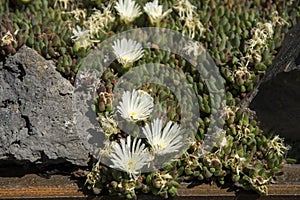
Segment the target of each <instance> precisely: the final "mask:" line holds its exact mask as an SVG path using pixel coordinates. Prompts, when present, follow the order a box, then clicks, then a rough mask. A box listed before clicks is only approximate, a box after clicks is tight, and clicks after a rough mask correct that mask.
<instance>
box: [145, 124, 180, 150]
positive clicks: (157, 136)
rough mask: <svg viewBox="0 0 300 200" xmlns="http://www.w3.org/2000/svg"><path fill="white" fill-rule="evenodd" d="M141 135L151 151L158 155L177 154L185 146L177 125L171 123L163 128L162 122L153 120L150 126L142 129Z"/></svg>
mask: <svg viewBox="0 0 300 200" xmlns="http://www.w3.org/2000/svg"><path fill="white" fill-rule="evenodd" d="M143 133H144V134H145V136H146V138H147V140H148V142H149V144H150V145H151V147H152V151H153V152H154V153H155V154H158V155H164V154H167V153H174V152H178V151H179V150H180V148H182V147H183V145H184V144H185V142H183V137H182V135H181V134H182V132H181V129H180V127H179V125H178V124H175V123H173V122H171V121H169V122H168V123H167V125H166V126H165V127H164V128H163V121H162V120H160V119H155V120H153V122H152V123H151V125H149V124H147V125H146V126H145V127H144V128H143Z"/></svg>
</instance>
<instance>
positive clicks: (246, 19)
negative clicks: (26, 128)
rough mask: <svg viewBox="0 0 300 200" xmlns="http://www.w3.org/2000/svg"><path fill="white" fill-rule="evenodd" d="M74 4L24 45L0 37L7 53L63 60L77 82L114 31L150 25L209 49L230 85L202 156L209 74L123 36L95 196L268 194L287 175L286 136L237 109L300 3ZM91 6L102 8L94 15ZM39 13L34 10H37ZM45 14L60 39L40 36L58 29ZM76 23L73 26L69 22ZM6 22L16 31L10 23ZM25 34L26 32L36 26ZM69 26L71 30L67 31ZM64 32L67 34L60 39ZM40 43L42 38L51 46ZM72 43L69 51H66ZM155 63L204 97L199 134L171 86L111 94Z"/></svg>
mask: <svg viewBox="0 0 300 200" xmlns="http://www.w3.org/2000/svg"><path fill="white" fill-rule="evenodd" d="M24 2H25V1H24ZM28 2H30V1H26V3H28ZM39 2H42V3H41V5H44V8H45V9H46V8H47V6H48V1H43V0H40V1H36V2H35V3H36V4H37V5H38V3H39ZM51 2H52V1H49V5H52V4H51ZM76 2H77V1H72V0H55V1H54V2H52V3H53V9H49V10H45V13H44V15H37V17H36V18H35V20H36V21H35V20H31V21H30V23H33V25H32V32H33V33H34V34H33V35H30V37H29V38H27V39H25V38H24V39H23V40H22V41H23V42H21V40H19V39H18V38H20V37H21V36H19V34H23V32H22V31H20V32H19V33H18V32H15V31H10V30H9V28H8V30H5V31H1V41H0V42H1V43H0V47H1V48H3V49H2V50H1V54H2V55H4V56H6V55H7V54H8V53H13V52H15V49H14V48H16V46H21V45H22V44H23V43H26V44H27V45H28V46H30V47H32V48H35V49H36V50H37V51H38V52H39V53H40V54H42V55H43V56H45V57H46V58H48V59H54V60H55V59H56V64H57V69H58V70H59V71H61V72H62V73H64V74H65V75H66V76H72V72H74V73H76V70H75V69H78V68H76V67H74V66H72V65H73V64H74V63H76V62H74V61H75V60H76V59H77V63H80V59H82V57H84V56H85V55H86V53H87V52H88V51H89V50H90V49H92V48H93V47H96V46H97V45H98V44H100V43H101V41H102V40H103V39H105V38H107V37H108V36H110V35H112V34H113V33H114V32H115V33H118V32H121V31H126V30H130V29H132V28H137V27H144V26H152V27H161V28H169V29H172V30H174V31H178V32H180V33H181V34H182V35H185V36H187V37H189V38H191V39H194V40H195V42H194V43H189V44H188V45H187V46H185V47H183V49H184V51H185V53H186V54H187V55H189V54H196V53H197V52H198V51H200V50H201V48H203V47H204V48H206V50H207V52H208V53H209V54H210V55H211V57H212V58H213V59H214V61H215V63H216V65H217V66H218V68H219V69H220V73H221V74H222V76H223V77H224V79H225V81H226V87H225V89H226V107H225V110H224V113H223V115H222V116H224V120H225V121H224V127H223V129H222V130H220V131H219V132H217V133H216V134H215V135H214V137H215V140H214V141H215V142H214V143H213V144H212V145H213V148H212V149H211V151H209V152H204V151H203V146H202V145H203V140H204V138H205V134H206V133H207V131H208V127H209V124H210V123H212V121H211V118H210V115H211V113H212V110H211V99H210V95H209V91H208V89H207V86H206V84H205V82H204V81H203V80H202V79H201V76H202V74H199V73H198V72H197V71H196V70H195V69H193V65H192V64H190V63H188V62H186V60H185V59H183V58H181V57H180V56H178V55H175V54H173V53H171V52H167V51H160V50H159V46H157V45H156V44H152V48H151V49H143V48H142V44H140V43H139V42H138V41H135V40H134V39H127V38H120V39H117V40H116V41H115V42H114V43H113V45H112V47H111V48H112V50H113V53H114V55H115V57H116V58H117V59H116V61H114V62H113V63H112V64H111V66H110V67H108V68H107V69H105V70H104V72H103V74H102V76H101V81H100V84H99V85H98V86H97V95H98V96H97V100H96V103H95V105H96V106H95V112H97V115H98V118H97V119H98V121H99V124H100V127H101V129H102V132H103V133H99V134H105V137H106V141H104V144H105V145H104V146H105V148H102V149H100V150H99V152H98V155H96V157H97V158H98V159H99V161H98V162H95V163H94V165H93V169H92V170H91V172H90V173H89V174H88V175H87V177H86V183H85V185H86V186H87V187H88V188H89V189H90V190H92V191H93V192H94V193H95V194H110V195H118V196H123V197H126V198H136V197H137V194H141V193H150V194H154V195H160V196H162V197H165V198H167V197H169V196H175V195H176V194H177V191H176V188H178V187H180V183H181V182H190V183H193V184H201V183H212V184H217V185H218V186H228V187H233V188H235V189H239V188H243V189H246V190H255V191H257V192H258V193H260V194H267V192H268V187H267V185H268V184H270V183H273V182H274V180H275V177H276V176H277V175H280V174H281V173H282V172H281V168H282V167H283V165H284V163H285V155H286V152H287V150H288V147H287V146H286V145H285V144H284V141H283V138H280V137H279V136H276V135H275V136H265V135H266V134H263V132H262V130H261V129H260V128H259V126H258V124H257V122H256V121H255V120H254V119H253V117H252V116H248V114H247V113H246V112H244V110H243V109H241V108H239V106H238V103H239V102H240V100H241V99H242V98H244V97H245V95H246V94H247V93H248V92H250V91H251V90H252V89H253V87H254V86H255V84H256V83H257V81H258V80H259V78H261V77H262V76H263V75H264V73H265V71H266V69H267V67H268V66H270V64H271V62H272V59H273V56H274V54H275V53H276V49H278V48H279V47H280V44H281V41H282V38H283V37H284V33H286V32H287V30H288V28H289V27H291V24H292V22H293V21H295V19H298V18H299V16H298V15H297V11H298V13H299V3H297V2H296V1H292V0H286V1H278V2H277V3H272V2H271V1H263V0H258V1H254V2H250V1H245V2H243V3H241V2H240V1H238V0H232V1H229V0H228V1H219V0H216V1H192V0H191V1H189V0H169V1H158V0H154V1H149V2H148V1H134V0H118V1H113V2H104V3H102V2H101V1H99V2H98V1H94V0H91V1H86V2H88V3H86V2H85V1H78V2H80V3H81V4H82V5H83V6H81V7H79V6H78V7H77V8H76ZM32 3H34V2H32ZM29 4H30V3H29ZM89 4H93V5H95V6H96V7H97V8H95V9H91V8H90V7H88V6H89ZM78 5H79V3H78ZM29 6H30V5H29ZM47 9H48V8H47ZM0 10H2V8H0ZM53 10H54V11H56V10H59V11H61V13H62V15H61V16H64V17H61V16H60V15H58V16H56V14H55V12H53ZM87 10H88V12H87ZM29 11H30V9H29ZM32 11H33V12H34V11H35V8H34V6H33V8H32ZM67 11H68V12H67ZM26 12H27V11H26V10H25V11H24V13H25V14H26ZM24 13H23V14H24ZM29 13H30V14H31V12H29ZM87 13H89V15H90V16H89V17H88V18H87V17H86V15H87ZM295 13H296V14H295ZM17 14H18V15H20V16H21V15H22V13H17V12H16V15H17ZM48 15H49V16H48ZM39 16H41V19H39V18H38V17H39ZM43 16H45V17H49V18H50V19H52V20H57V24H59V25H61V26H60V27H58V28H57V30H58V31H57V32H56V33H54V34H41V31H49V30H50V27H51V26H52V25H53V23H48V24H47V26H49V27H46V28H47V29H44V28H43V27H42V28H39V27H38V26H35V25H34V24H38V20H42V21H41V23H42V22H43V20H44V19H43ZM66 16H67V17H66ZM70 16H71V17H72V19H70V18H69V19H68V17H70ZM297 17H298V18H297ZM65 18H66V19H67V20H65ZM3 20H4V18H3ZM5 20H6V21H7V23H8V24H9V22H8V21H9V18H5ZM14 20H15V19H14ZM26 20H27V19H24V21H26ZM50 21H51V20H50ZM65 21H68V22H69V23H73V24H72V26H71V28H70V29H71V30H72V31H71V32H70V33H71V36H70V38H69V39H70V40H69V39H68V37H69V35H68V34H70V33H69V32H68V30H67V28H68V27H66V26H63V25H62V24H63V22H65ZM18 23H21V22H18ZM3 24H4V22H3ZM3 27H4V26H3ZM9 27H10V26H9ZM12 27H14V26H12ZM12 27H10V29H12ZM24 27H25V28H26V31H27V32H28V31H29V29H30V27H31V26H24ZM64 28H66V30H64V31H60V29H64ZM27 29H28V30H27ZM1 30H2V29H1ZM55 30H56V28H55ZM26 31H24V33H26ZM29 32H30V31H29ZM61 32H63V33H64V35H62V37H61V38H59V37H58V36H59V34H60V33H61ZM16 35H17V36H18V37H16ZM48 36H49V37H50V36H51V37H50V38H48ZM35 37H43V40H42V41H47V43H46V44H47V46H45V44H44V43H40V41H41V40H40V39H35ZM48 40H49V41H48ZM50 41H51V42H50ZM196 41H197V42H196ZM70 44H72V45H73V46H72V48H68V47H65V46H64V45H70ZM4 47H5V48H4ZM100 48H101V47H100ZM149 62H156V63H160V64H159V65H156V66H155V67H162V68H163V66H168V67H171V68H172V69H174V70H182V71H183V72H184V73H185V75H186V78H187V80H188V81H189V82H190V84H191V85H192V87H193V88H194V90H195V92H196V93H197V98H198V100H199V105H200V108H199V112H200V117H199V118H198V119H197V120H198V121H199V127H197V131H196V133H195V134H194V135H193V137H190V136H191V135H189V137H187V136H186V134H184V131H185V130H183V128H182V126H183V123H184V119H181V114H182V113H181V112H182V110H181V109H180V106H179V103H178V99H176V96H175V95H174V93H172V91H171V90H170V89H168V88H167V87H164V86H162V85H155V84H151V83H149V84H145V85H143V86H142V87H140V88H135V89H132V90H127V91H124V92H123V93H122V94H120V96H119V98H116V96H115V95H114V93H113V90H114V87H115V85H116V84H117V83H118V80H119V79H120V78H121V77H122V75H124V74H125V73H126V72H128V71H130V70H131V69H134V68H135V67H137V66H138V65H142V64H144V63H149ZM70 66H72V67H70ZM145 70H147V69H145ZM74 73H73V75H74ZM70 74H71V75H70ZM202 77H203V76H202ZM172 78H173V77H172ZM175 82H176V80H175V79H174V83H175ZM177 84H178V83H177ZM158 104H159V105H161V107H159V106H157V105H158ZM158 108H162V110H165V111H166V112H165V116H161V115H157V114H156V112H157V109H158ZM158 110H159V109H158ZM124 124H125V125H124ZM126 124H127V125H129V128H128V127H126V130H131V129H130V128H131V126H132V127H136V126H137V127H139V128H138V132H136V129H134V128H133V129H134V130H133V129H132V132H130V134H128V132H127V131H124V130H123V129H122V128H123V127H125V126H126ZM121 125H122V126H121ZM141 136H143V137H141ZM157 163H159V164H157Z"/></svg>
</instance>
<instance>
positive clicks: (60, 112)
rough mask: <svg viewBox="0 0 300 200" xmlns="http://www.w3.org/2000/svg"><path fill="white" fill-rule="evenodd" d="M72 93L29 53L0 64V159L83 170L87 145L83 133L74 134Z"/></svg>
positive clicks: (49, 66) (52, 69) (43, 62)
mask: <svg viewBox="0 0 300 200" xmlns="http://www.w3.org/2000/svg"><path fill="white" fill-rule="evenodd" d="M72 93H73V86H72V85H71V84H70V83H69V82H68V81H67V80H66V79H64V78H63V77H62V76H61V75H60V74H59V73H58V72H57V71H56V70H55V67H54V66H53V64H51V63H50V62H47V61H46V60H45V59H44V58H42V57H41V56H39V55H38V54H37V53H36V52H35V51H34V50H32V49H30V48H27V47H23V48H21V49H20V50H19V52H18V53H17V54H15V55H14V56H12V57H9V58H8V59H7V60H6V61H5V63H0V160H5V159H14V160H20V161H21V160H22V161H24V160H25V161H26V160H27V161H30V162H34V163H41V162H42V163H43V162H46V163H47V162H49V163H53V160H57V161H59V162H64V161H68V162H71V163H72V164H76V165H81V166H86V165H87V163H88V161H89V152H91V151H92V145H91V144H89V143H88V142H87V139H86V138H88V133H86V132H84V130H81V131H80V132H79V131H76V130H74V115H73V114H74V113H73V110H72V103H73V102H72V98H73V96H72ZM80 134H81V135H80ZM85 134H86V135H85Z"/></svg>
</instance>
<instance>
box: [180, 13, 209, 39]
mask: <svg viewBox="0 0 300 200" xmlns="http://www.w3.org/2000/svg"><path fill="white" fill-rule="evenodd" d="M184 22H185V23H184V26H183V31H182V34H183V35H184V34H185V33H186V32H187V33H188V35H189V37H190V38H194V37H195V33H196V30H198V31H199V35H200V36H201V35H202V33H203V31H205V28H204V26H203V24H202V23H201V22H200V21H199V19H198V17H186V18H185V19H184Z"/></svg>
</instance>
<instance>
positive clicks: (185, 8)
mask: <svg viewBox="0 0 300 200" xmlns="http://www.w3.org/2000/svg"><path fill="white" fill-rule="evenodd" d="M173 8H174V9H175V10H176V11H177V12H178V14H179V17H180V19H185V18H186V17H187V18H193V14H194V13H195V9H196V6H194V5H192V4H191V3H190V2H189V1H188V0H180V1H178V2H177V3H176V4H175V5H174V7H173Z"/></svg>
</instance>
